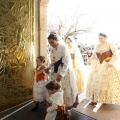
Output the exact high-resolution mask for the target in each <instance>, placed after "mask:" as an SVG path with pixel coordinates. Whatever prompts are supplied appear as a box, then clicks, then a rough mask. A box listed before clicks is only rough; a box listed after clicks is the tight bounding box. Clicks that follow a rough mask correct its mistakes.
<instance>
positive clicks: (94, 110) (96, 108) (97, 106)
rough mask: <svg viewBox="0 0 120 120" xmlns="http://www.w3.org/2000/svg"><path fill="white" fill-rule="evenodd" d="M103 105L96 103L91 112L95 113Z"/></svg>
mask: <svg viewBox="0 0 120 120" xmlns="http://www.w3.org/2000/svg"><path fill="white" fill-rule="evenodd" d="M102 104H103V103H97V105H96V107H95V108H94V109H93V112H97V111H98V109H99V108H100V107H101V106H102Z"/></svg>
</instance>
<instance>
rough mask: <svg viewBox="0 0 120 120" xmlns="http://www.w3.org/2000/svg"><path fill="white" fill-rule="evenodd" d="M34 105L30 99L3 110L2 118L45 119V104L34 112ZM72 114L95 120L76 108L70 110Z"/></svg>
mask: <svg viewBox="0 0 120 120" xmlns="http://www.w3.org/2000/svg"><path fill="white" fill-rule="evenodd" d="M33 107H34V103H32V102H30V101H29V102H27V103H25V104H22V105H20V106H17V107H14V108H12V109H9V110H7V111H4V112H1V113H0V120H44V118H45V115H46V108H45V106H44V105H41V106H40V108H39V110H37V111H34V112H32V111H31V108H33ZM70 115H71V120H95V119H93V118H91V117H89V116H86V115H84V114H81V113H79V112H77V111H75V110H72V111H71V112H70Z"/></svg>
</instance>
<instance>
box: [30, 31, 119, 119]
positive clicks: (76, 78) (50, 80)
mask: <svg viewBox="0 0 120 120" xmlns="http://www.w3.org/2000/svg"><path fill="white" fill-rule="evenodd" d="M98 39H99V44H98V45H97V46H96V47H95V50H94V52H93V54H92V56H91V57H90V58H89V59H88V62H87V63H88V65H90V66H91V71H90V73H89V77H88V82H87V87H86V89H85V88H84V82H85V76H84V75H85V74H84V72H85V66H84V62H83V58H82V55H81V53H80V50H79V49H78V47H77V45H76V44H75V41H74V39H73V37H71V36H68V37H67V39H66V41H65V42H64V41H63V40H62V39H61V38H60V36H59V35H58V34H56V33H53V32H52V33H50V35H49V36H48V43H49V45H50V46H51V50H50V64H49V65H48V66H45V65H44V63H45V57H44V56H38V57H37V59H36V63H37V66H36V69H35V70H34V72H35V77H34V85H33V100H34V102H35V107H34V108H32V111H34V110H37V109H39V105H40V104H41V103H45V105H46V106H47V110H46V112H47V115H46V117H45V120H48V119H49V120H64V119H65V120H69V119H70V116H69V114H68V110H70V109H72V108H73V107H77V105H78V104H79V99H78V96H79V95H80V94H81V93H83V92H84V93H85V95H86V97H87V98H88V99H89V105H97V106H99V107H100V106H101V105H102V104H119V103H120V89H119V88H120V65H119V63H120V62H119V54H118V49H117V47H116V45H115V44H114V43H111V42H109V41H107V35H106V34H105V33H100V34H99V35H98ZM64 111H66V112H64Z"/></svg>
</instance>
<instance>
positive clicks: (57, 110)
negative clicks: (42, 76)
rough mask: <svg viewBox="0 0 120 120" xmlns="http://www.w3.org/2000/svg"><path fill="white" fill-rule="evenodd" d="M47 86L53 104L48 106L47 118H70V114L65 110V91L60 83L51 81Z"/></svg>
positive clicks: (46, 119) (61, 119)
mask: <svg viewBox="0 0 120 120" xmlns="http://www.w3.org/2000/svg"><path fill="white" fill-rule="evenodd" d="M46 88H47V91H48V94H49V100H50V101H51V105H50V106H49V107H48V108H47V115H46V117H45V120H70V116H69V114H68V112H67V111H66V110H65V104H64V100H63V94H64V91H63V90H62V89H61V87H60V84H59V83H57V82H55V81H50V82H49V83H48V84H47V85H46Z"/></svg>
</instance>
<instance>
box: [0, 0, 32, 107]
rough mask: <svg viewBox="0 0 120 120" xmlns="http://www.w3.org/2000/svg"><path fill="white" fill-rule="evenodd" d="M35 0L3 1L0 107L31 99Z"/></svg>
mask: <svg viewBox="0 0 120 120" xmlns="http://www.w3.org/2000/svg"><path fill="white" fill-rule="evenodd" d="M33 5H34V0H0V107H1V106H3V105H7V104H11V103H15V102H17V101H23V100H26V99H29V98H31V97H32V86H33V76H34V75H33V68H34V33H33V23H34V20H33V13H34V11H33Z"/></svg>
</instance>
